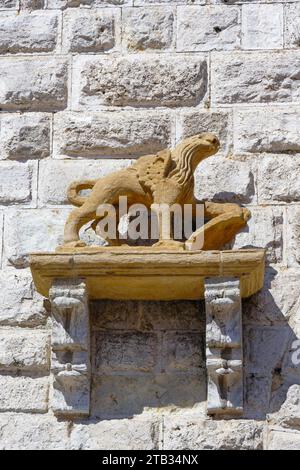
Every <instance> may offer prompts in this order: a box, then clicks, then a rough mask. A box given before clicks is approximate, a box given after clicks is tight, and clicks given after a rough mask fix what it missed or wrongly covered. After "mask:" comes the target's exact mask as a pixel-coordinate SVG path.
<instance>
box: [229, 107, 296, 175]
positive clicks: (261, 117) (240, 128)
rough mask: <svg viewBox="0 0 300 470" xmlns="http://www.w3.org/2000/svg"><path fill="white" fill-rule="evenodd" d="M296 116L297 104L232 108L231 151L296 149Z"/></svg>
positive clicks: (294, 150)
mask: <svg viewBox="0 0 300 470" xmlns="http://www.w3.org/2000/svg"><path fill="white" fill-rule="evenodd" d="M299 118H300V108H299V107H288V108H277V107H276V108H275V107H269V106H268V107H267V108H266V107H255V109H249V108H248V109H236V110H234V133H233V135H234V140H233V143H234V152H235V153H238V154H248V153H261V152H266V153H285V152H287V153H288V152H290V153H291V152H299V151H300V143H299V137H300V134H299V126H298V121H299ZM277 183H278V181H277Z"/></svg>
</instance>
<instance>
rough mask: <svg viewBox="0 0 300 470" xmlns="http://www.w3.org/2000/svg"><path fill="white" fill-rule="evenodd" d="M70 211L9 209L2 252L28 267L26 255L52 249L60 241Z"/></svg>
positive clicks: (13, 262) (18, 264)
mask: <svg viewBox="0 0 300 470" xmlns="http://www.w3.org/2000/svg"><path fill="white" fill-rule="evenodd" d="M68 212H69V211H66V210H62V209H60V210H58V209H52V210H50V209H28V210H23V211H22V210H18V209H15V210H11V211H9V212H8V213H7V215H6V226H5V235H4V237H5V241H4V251H5V254H6V256H7V259H8V261H9V262H10V263H11V264H13V265H15V266H18V267H26V266H28V254H29V253H31V252H37V251H53V250H55V248H56V247H57V245H58V244H59V243H61V242H62V237H63V227H64V223H65V220H66V217H67V214H68Z"/></svg>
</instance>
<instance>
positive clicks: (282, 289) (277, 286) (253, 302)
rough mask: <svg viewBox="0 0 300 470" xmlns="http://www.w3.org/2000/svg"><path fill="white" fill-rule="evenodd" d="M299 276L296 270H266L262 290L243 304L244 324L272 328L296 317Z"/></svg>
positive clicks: (275, 268)
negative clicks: (263, 325) (262, 325)
mask: <svg viewBox="0 0 300 470" xmlns="http://www.w3.org/2000/svg"><path fill="white" fill-rule="evenodd" d="M299 276H300V271H299V270H298V269H286V268H282V269H279V268H278V267H277V266H274V267H272V266H271V267H269V268H267V269H266V274H265V283H264V287H263V288H262V290H261V291H259V292H257V294H254V295H253V296H251V297H250V298H249V299H246V300H244V302H243V320H244V323H245V324H247V323H252V324H265V325H269V326H272V325H275V324H285V323H286V321H287V320H288V319H290V318H291V317H294V316H297V312H298V305H297V304H298V301H299V299H300V285H299ZM286 286H289V288H288V289H287V288H286Z"/></svg>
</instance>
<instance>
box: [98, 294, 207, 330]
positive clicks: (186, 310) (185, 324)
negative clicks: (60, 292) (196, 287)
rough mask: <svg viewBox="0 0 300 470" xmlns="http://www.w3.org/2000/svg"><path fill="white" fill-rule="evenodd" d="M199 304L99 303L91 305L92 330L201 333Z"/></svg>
mask: <svg viewBox="0 0 300 470" xmlns="http://www.w3.org/2000/svg"><path fill="white" fill-rule="evenodd" d="M204 317H205V315H204V305H203V302H200V301H199V302H196V301H177V302H140V301H124V302H122V301H111V300H102V301H96V302H92V303H91V321H92V324H93V326H94V328H97V329H98V328H99V329H118V330H126V329H129V330H131V331H132V330H133V331H135V330H138V331H150V330H158V331H160V330H179V331H198V332H199V336H200V335H201V334H203V333H204V323H205V321H204Z"/></svg>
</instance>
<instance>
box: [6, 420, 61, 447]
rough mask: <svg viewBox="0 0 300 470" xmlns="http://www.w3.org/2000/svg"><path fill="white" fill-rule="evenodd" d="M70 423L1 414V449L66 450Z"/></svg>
mask: <svg viewBox="0 0 300 470" xmlns="http://www.w3.org/2000/svg"><path fill="white" fill-rule="evenodd" d="M68 427H69V423H68V421H57V420H56V419H55V418H54V417H53V416H51V415H48V414H44V415H37V414H33V415H30V414H29V413H1V414H0V448H1V449H3V450H4V449H7V450H8V449H16V450H17V449H18V450H29V449H32V450H33V449H36V450H44V449H57V450H58V449H61V450H62V449H66V448H67V445H68Z"/></svg>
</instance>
